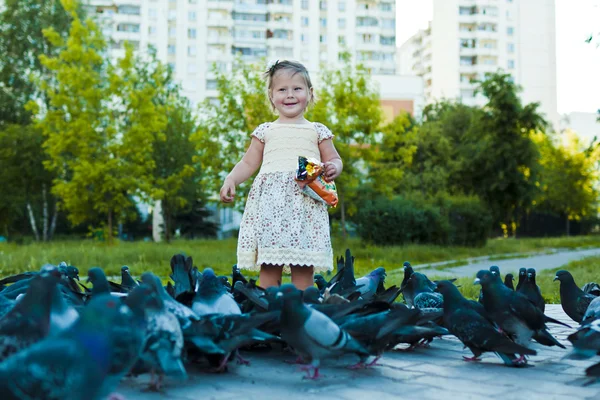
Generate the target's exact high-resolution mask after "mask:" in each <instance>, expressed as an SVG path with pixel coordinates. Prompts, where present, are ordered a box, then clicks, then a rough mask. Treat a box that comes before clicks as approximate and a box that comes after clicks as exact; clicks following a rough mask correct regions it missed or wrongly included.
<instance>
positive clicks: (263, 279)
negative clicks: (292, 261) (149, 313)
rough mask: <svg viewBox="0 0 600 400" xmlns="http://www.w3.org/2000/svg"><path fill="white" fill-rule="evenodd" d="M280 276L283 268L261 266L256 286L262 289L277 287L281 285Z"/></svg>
mask: <svg viewBox="0 0 600 400" xmlns="http://www.w3.org/2000/svg"><path fill="white" fill-rule="evenodd" d="M282 274H283V266H279V265H267V264H263V265H261V267H260V275H259V277H258V284H259V285H260V287H262V288H264V289H266V288H268V287H271V286H279V285H281V275H282Z"/></svg>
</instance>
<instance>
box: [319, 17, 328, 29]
mask: <svg viewBox="0 0 600 400" xmlns="http://www.w3.org/2000/svg"><path fill="white" fill-rule="evenodd" d="M319 22H321V28H327V18H321V20H320V21H319Z"/></svg>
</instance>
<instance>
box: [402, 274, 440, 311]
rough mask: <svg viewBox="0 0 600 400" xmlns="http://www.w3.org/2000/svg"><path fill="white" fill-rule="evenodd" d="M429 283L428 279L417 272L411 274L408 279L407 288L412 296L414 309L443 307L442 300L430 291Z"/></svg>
mask: <svg viewBox="0 0 600 400" xmlns="http://www.w3.org/2000/svg"><path fill="white" fill-rule="evenodd" d="M429 282H430V281H429V279H428V278H427V277H426V276H425V275H423V274H421V273H419V272H415V273H413V274H412V275H411V277H410V278H409V279H408V282H407V287H409V288H410V289H411V292H412V294H413V296H414V297H413V306H414V307H415V308H442V307H443V306H444V298H443V297H442V295H441V294H439V293H436V292H434V291H433V289H431V286H430V285H429Z"/></svg>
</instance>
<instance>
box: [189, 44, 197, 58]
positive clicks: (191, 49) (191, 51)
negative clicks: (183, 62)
mask: <svg viewBox="0 0 600 400" xmlns="http://www.w3.org/2000/svg"><path fill="white" fill-rule="evenodd" d="M188 56H190V57H195V56H196V46H188Z"/></svg>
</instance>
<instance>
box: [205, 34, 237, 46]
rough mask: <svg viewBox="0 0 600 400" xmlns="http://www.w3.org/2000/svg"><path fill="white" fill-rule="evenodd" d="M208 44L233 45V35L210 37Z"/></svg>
mask: <svg viewBox="0 0 600 400" xmlns="http://www.w3.org/2000/svg"><path fill="white" fill-rule="evenodd" d="M206 41H207V43H208V44H222V45H231V44H233V38H232V37H231V35H218V36H209V37H208V38H207V39H206Z"/></svg>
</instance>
